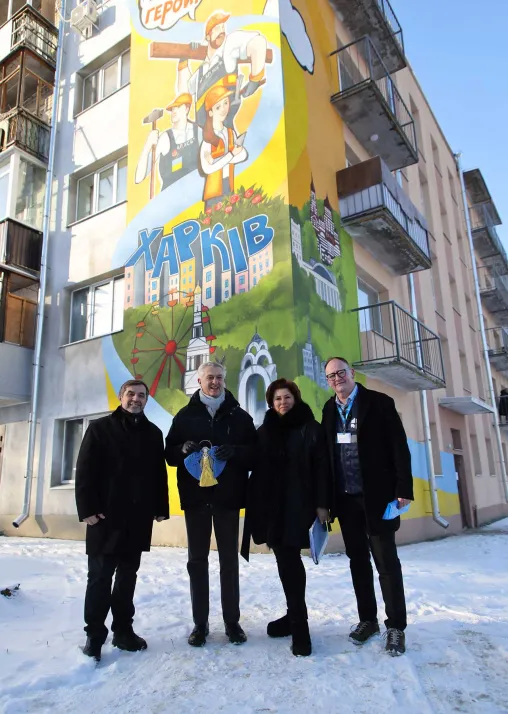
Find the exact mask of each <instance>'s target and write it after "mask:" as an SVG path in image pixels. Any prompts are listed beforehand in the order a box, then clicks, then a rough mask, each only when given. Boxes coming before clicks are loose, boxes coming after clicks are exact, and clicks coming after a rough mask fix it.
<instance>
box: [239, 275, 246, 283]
mask: <svg viewBox="0 0 508 714" xmlns="http://www.w3.org/2000/svg"><path fill="white" fill-rule="evenodd" d="M238 282H239V283H240V285H245V275H240V279H239V281H238Z"/></svg>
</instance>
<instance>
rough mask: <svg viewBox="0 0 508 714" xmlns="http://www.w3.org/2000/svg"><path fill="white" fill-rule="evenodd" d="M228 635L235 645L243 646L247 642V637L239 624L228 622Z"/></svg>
mask: <svg viewBox="0 0 508 714" xmlns="http://www.w3.org/2000/svg"><path fill="white" fill-rule="evenodd" d="M226 635H227V636H228V637H229V641H230V642H231V643H232V644H233V645H243V643H244V642H247V635H246V634H245V632H244V631H243V630H242V628H241V627H240V625H239V623H238V622H230V623H227V622H226Z"/></svg>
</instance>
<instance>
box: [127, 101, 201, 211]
mask: <svg viewBox="0 0 508 714" xmlns="http://www.w3.org/2000/svg"><path fill="white" fill-rule="evenodd" d="M191 106H192V97H191V95H190V94H188V93H183V94H180V95H179V96H178V97H176V99H175V100H174V101H173V102H172V103H171V104H169V105H168V106H167V107H166V111H168V112H169V113H170V115H171V129H168V130H167V131H164V132H162V133H160V132H159V130H158V129H157V128H156V125H157V122H158V121H159V119H161V118H162V117H163V115H164V111H163V110H162V109H154V110H153V111H152V112H151V113H150V114H149V115H148V116H147V117H145V119H143V124H151V125H152V130H151V131H150V133H149V135H148V138H147V140H146V142H145V145H144V147H143V151H142V152H141V156H140V157H139V161H138V165H137V167H136V176H135V182H136V183H141V182H142V181H144V180H145V179H146V178H147V176H148V175H150V199H152V198H153V197H154V195H155V176H156V173H155V170H156V165H157V166H158V167H159V177H160V180H161V184H162V188H161V190H162V191H164V189H166V188H168V186H172V185H173V184H174V183H176V181H178V180H179V179H181V178H183V177H184V176H187V174H189V173H191V171H195V170H196V169H197V168H198V159H199V144H200V141H199V136H198V126H197V124H195V123H194V122H192V121H190V120H189V112H190V110H191Z"/></svg>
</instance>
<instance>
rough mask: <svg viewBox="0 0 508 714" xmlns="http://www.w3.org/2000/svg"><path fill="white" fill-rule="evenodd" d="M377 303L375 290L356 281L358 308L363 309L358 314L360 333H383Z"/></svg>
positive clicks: (377, 294) (377, 295)
mask: <svg viewBox="0 0 508 714" xmlns="http://www.w3.org/2000/svg"><path fill="white" fill-rule="evenodd" d="M379 302H380V300H379V293H378V292H377V290H375V289H374V288H372V287H371V286H370V285H367V283H365V282H364V281H363V280H360V279H358V307H363V308H365V309H364V310H361V311H360V312H359V317H360V331H361V332H369V330H375V331H376V332H379V333H382V332H383V325H382V321H381V310H380V308H379V306H378V305H379Z"/></svg>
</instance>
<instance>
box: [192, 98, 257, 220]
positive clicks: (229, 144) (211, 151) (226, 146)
mask: <svg viewBox="0 0 508 714" xmlns="http://www.w3.org/2000/svg"><path fill="white" fill-rule="evenodd" d="M232 95H233V92H232V91H231V90H230V89H227V88H226V87H221V86H218V87H213V88H212V89H210V90H209V91H208V92H207V94H206V97H205V102H204V106H205V110H206V123H205V128H204V130H203V143H202V144H201V151H200V156H201V169H202V171H203V173H204V174H205V175H206V181H205V190H204V192H203V200H204V202H205V208H212V207H213V206H215V205H216V204H218V203H220V202H221V201H222V199H223V198H224V197H225V196H229V195H230V194H232V193H234V190H235V164H239V163H241V162H242V161H247V159H248V154H247V151H246V149H245V148H244V146H243V145H240V143H242V144H243V138H244V136H245V135H244V136H243V137H241V138H239V137H238V136H237V134H236V132H235V130H234V129H232V128H231V127H227V126H226V121H227V118H228V114H229V111H230V108H231V96H232Z"/></svg>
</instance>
